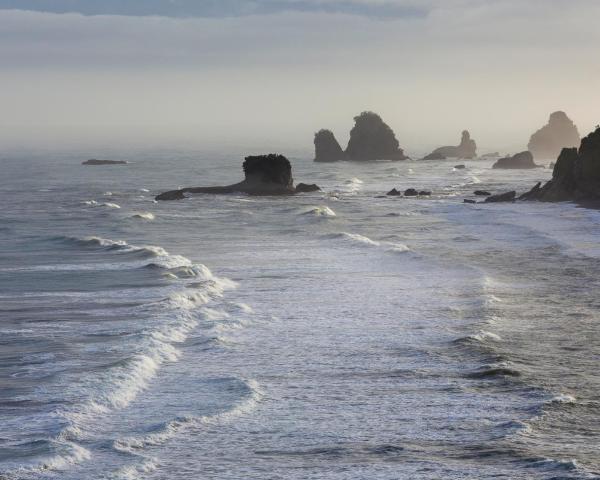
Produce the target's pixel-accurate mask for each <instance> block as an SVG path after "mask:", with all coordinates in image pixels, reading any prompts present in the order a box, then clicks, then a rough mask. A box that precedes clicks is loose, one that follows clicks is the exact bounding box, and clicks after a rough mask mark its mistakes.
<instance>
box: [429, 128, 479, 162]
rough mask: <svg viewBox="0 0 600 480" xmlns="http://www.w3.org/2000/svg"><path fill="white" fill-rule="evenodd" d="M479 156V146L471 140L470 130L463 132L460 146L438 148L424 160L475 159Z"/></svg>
mask: <svg viewBox="0 0 600 480" xmlns="http://www.w3.org/2000/svg"><path fill="white" fill-rule="evenodd" d="M476 156H477V144H476V143H475V140H473V139H471V134H470V133H469V131H468V130H464V131H463V132H462V137H461V139H460V145H458V146H456V147H453V146H449V147H440V148H436V149H435V150H434V151H433V152H431V153H430V154H429V155H427V156H426V157H425V158H424V159H423V160H441V159H444V158H449V157H450V158H467V159H470V158H475V157H476Z"/></svg>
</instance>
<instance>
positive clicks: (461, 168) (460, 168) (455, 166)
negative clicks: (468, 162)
mask: <svg viewBox="0 0 600 480" xmlns="http://www.w3.org/2000/svg"><path fill="white" fill-rule="evenodd" d="M454 168H456V169H457V170H463V169H464V168H467V167H466V166H465V165H454Z"/></svg>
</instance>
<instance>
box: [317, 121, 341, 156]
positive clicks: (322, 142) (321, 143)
mask: <svg viewBox="0 0 600 480" xmlns="http://www.w3.org/2000/svg"><path fill="white" fill-rule="evenodd" d="M345 159H346V154H345V153H344V150H342V147H341V146H340V144H339V143H338V141H337V140H336V138H335V135H334V134H333V132H332V131H331V130H325V129H323V130H319V131H318V132H317V133H315V162H337V161H338V160H345Z"/></svg>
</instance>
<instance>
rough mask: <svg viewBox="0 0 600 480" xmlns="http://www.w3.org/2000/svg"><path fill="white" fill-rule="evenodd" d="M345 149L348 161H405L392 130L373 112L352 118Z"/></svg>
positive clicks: (405, 157)
mask: <svg viewBox="0 0 600 480" xmlns="http://www.w3.org/2000/svg"><path fill="white" fill-rule="evenodd" d="M354 122H355V124H354V127H353V128H352V130H351V131H350V141H349V142H348V147H347V148H346V156H347V157H348V159H349V160H406V159H407V158H408V157H407V156H406V155H404V151H403V150H402V149H401V148H400V144H399V143H398V140H397V139H396V135H395V134H394V132H393V130H392V129H391V128H390V127H389V126H388V125H387V124H386V123H385V122H384V121H383V120H382V119H381V117H380V116H379V115H377V114H376V113H373V112H363V113H361V114H360V115H358V116H356V117H354Z"/></svg>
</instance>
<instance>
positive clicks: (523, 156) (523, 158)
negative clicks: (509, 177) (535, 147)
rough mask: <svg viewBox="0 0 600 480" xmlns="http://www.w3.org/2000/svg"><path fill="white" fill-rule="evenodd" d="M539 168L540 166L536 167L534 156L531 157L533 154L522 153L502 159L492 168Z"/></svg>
mask: <svg viewBox="0 0 600 480" xmlns="http://www.w3.org/2000/svg"><path fill="white" fill-rule="evenodd" d="M537 167H538V165H536V164H535V163H534V162H533V155H531V152H521V153H517V154H516V155H513V156H512V157H505V158H501V159H499V160H498V161H497V162H496V163H494V165H493V166H492V168H521V169H526V168H537Z"/></svg>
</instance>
